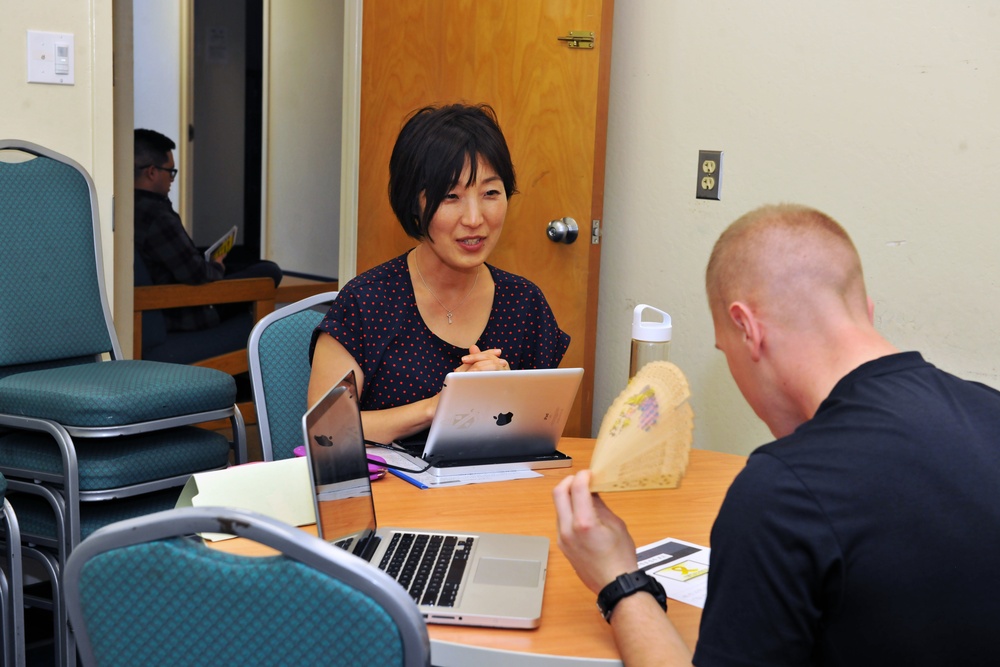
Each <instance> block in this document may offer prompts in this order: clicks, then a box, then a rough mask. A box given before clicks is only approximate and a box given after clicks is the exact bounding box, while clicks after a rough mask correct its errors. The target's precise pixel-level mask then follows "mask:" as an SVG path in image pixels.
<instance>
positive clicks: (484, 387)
mask: <svg viewBox="0 0 1000 667" xmlns="http://www.w3.org/2000/svg"><path fill="white" fill-rule="evenodd" d="M582 378H583V369H582V368H547V369H534V370H518V371H482V372H476V373H449V374H448V375H447V377H445V380H444V386H443V388H442V389H441V394H440V396H439V399H438V407H437V412H436V413H435V415H434V421H433V422H431V427H430V431H429V432H428V433H427V437H426V441H425V442H421V441H420V439H418V440H416V441H414V440H410V441H406V442H403V443H402V444H403V446H404V448H406V449H407V450H408V451H409V452H410V453H411V454H414V455H418V456H420V457H422V458H423V459H424V460H425V461H426V462H428V463H430V464H431V468H430V469H429V470H428V472H430V473H433V474H435V475H438V476H440V475H457V474H462V473H466V472H488V471H489V470H490V469H506V470H509V469H518V468H530V469H539V468H565V467H568V466H570V464H571V463H572V459H571V458H570V457H568V456H566V455H565V454H563V453H562V452H560V451H558V450H557V449H556V446H557V445H558V444H559V438H561V437H562V432H563V428H564V427H565V426H566V420H567V418H568V417H569V413H570V410H571V409H572V407H573V401H574V400H575V399H576V393H577V391H578V389H579V387H580V381H581V380H582Z"/></svg>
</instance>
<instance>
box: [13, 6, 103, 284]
mask: <svg viewBox="0 0 1000 667" xmlns="http://www.w3.org/2000/svg"><path fill="white" fill-rule="evenodd" d="M0 16H2V17H3V18H2V19H0V63H3V66H2V67H0V135H2V136H3V138H5V139H8V138H9V139H24V140H27V141H31V142H34V143H36V144H41V145H42V146H45V147H46V148H50V149H52V150H54V151H57V152H59V153H62V154H64V155H66V156H68V157H70V158H72V159H74V160H76V161H77V162H79V163H80V164H81V165H82V166H83V167H84V168H85V169H86V170H87V171H88V172H90V175H91V177H92V178H93V179H94V183H95V185H96V187H97V197H98V204H99V207H100V216H101V227H102V242H103V246H102V254H103V256H104V263H105V273H106V280H107V285H108V287H109V290H108V291H109V298H110V293H111V290H110V287H111V285H112V271H111V267H112V258H113V257H114V253H113V236H112V232H111V210H112V206H111V200H112V194H113V191H114V190H113V183H114V174H113V160H114V150H113V149H114V144H113V130H114V128H113V114H112V70H111V68H112V59H111V44H112V38H111V30H112V22H111V0H91V1H90V2H74V1H72V0H34V1H33V2H13V1H9V0H3V1H0ZM28 30H44V31H51V32H67V33H73V35H74V53H73V55H74V57H75V59H76V65H75V66H76V69H75V85H72V86H60V85H47V84H37V83H26V81H27V64H26V55H27V44H26V35H27V31H28Z"/></svg>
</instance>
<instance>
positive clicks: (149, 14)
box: [132, 0, 181, 203]
mask: <svg viewBox="0 0 1000 667" xmlns="http://www.w3.org/2000/svg"><path fill="white" fill-rule="evenodd" d="M132 34H133V40H134V41H133V48H132V57H133V62H134V76H133V90H134V95H135V126H136V127H142V128H146V129H148V130H156V131H157V132H160V133H162V134H165V135H167V136H168V137H170V138H171V139H173V141H174V143H175V144H177V145H178V146H180V145H181V141H180V139H181V103H180V86H181V53H180V49H181V12H180V7H179V5H178V2H177V0H134V2H133V3H132ZM174 158H175V160H177V159H178V158H179V156H178V155H177V151H174ZM179 182H180V181H178V183H179ZM174 187H175V188H176V184H175V186H174ZM172 194H173V196H174V197H175V198H176V195H177V193H176V192H175V193H172ZM175 203H176V202H175Z"/></svg>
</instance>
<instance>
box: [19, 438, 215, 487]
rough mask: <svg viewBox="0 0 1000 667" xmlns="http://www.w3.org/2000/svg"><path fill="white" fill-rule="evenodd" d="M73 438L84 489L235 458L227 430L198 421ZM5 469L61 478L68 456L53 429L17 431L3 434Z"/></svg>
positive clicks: (140, 480) (210, 466)
mask: <svg viewBox="0 0 1000 667" xmlns="http://www.w3.org/2000/svg"><path fill="white" fill-rule="evenodd" d="M73 443H74V444H75V445H76V459H77V469H78V470H79V480H80V481H79V489H80V491H99V490H102V489H118V488H122V487H126V486H132V485H133V484H143V483H145V482H152V481H155V480H160V479H167V478H170V477H176V476H178V475H190V474H191V473H195V472H201V471H202V470H214V469H216V468H224V467H225V466H226V465H227V464H228V463H229V446H230V445H229V440H228V439H227V438H226V436H224V435H222V434H221V433H216V432H215V431H209V430H207V429H203V428H197V427H194V426H181V427H178V428H172V429H168V430H165V431H152V432H150V433H143V434H141V435H129V436H122V437H118V438H74V439H73ZM0 470H2V471H3V472H4V473H5V474H7V475H8V476H10V477H12V478H13V477H16V476H19V475H17V474H16V471H18V470H24V471H35V472H36V473H41V474H45V475H51V476H55V477H59V478H61V477H62V475H63V471H62V457H61V456H60V454H59V447H58V445H56V443H55V440H53V439H52V438H51V437H49V436H48V435H47V434H44V433H36V432H29V431H20V432H15V433H11V434H10V435H5V436H3V437H0ZM24 476H27V477H31V475H30V474H26V475H24Z"/></svg>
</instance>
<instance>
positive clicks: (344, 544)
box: [302, 372, 549, 628]
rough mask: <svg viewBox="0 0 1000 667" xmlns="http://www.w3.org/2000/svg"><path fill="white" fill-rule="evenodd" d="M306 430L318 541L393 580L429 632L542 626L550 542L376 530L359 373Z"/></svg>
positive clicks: (313, 415)
mask: <svg viewBox="0 0 1000 667" xmlns="http://www.w3.org/2000/svg"><path fill="white" fill-rule="evenodd" d="M302 428H303V432H304V435H305V440H306V457H307V459H308V462H309V476H310V480H311V482H312V487H313V497H314V498H315V505H316V518H317V521H316V525H317V528H318V530H319V535H320V537H322V538H323V539H325V540H327V541H328V542H332V543H334V544H336V545H337V546H339V547H341V548H343V549H346V550H347V551H350V552H351V553H353V554H355V555H357V556H359V557H361V558H364V559H365V560H367V561H368V562H370V563H372V564H373V565H375V566H377V567H379V568H380V569H382V570H384V571H385V572H387V573H389V574H390V575H391V576H393V578H395V579H396V581H398V582H399V583H400V584H401V585H402V586H403V587H404V588H406V589H407V591H409V593H410V596H411V597H412V598H413V599H414V600H415V601H416V602H417V604H418V606H419V607H420V611H421V612H422V613H423V615H424V618H425V619H427V622H428V623H446V624H453V625H483V626H490V627H502V628H534V627H537V626H538V623H539V620H540V619H541V615H542V593H543V591H544V587H545V573H546V567H547V563H548V555H549V539H548V538H547V537H538V536H527V535H500V534H492V533H476V532H462V533H459V532H449V531H426V530H412V529H399V528H384V527H378V526H377V524H376V520H375V505H374V502H373V499H372V490H371V481H370V480H369V477H368V474H369V473H368V461H367V456H366V453H365V445H364V437H363V435H362V428H361V414H360V412H359V409H358V403H357V390H356V385H355V384H354V373H353V372H350V373H348V375H347V376H345V377H344V379H342V380H341V381H340V383H338V384H337V385H336V386H334V387H333V388H332V389H330V391H329V392H327V394H326V395H325V396H324V397H323V398H322V399H320V401H319V402H317V403H316V404H315V405H314V406H313V407H312V408H310V409H309V411H308V412H306V414H305V416H304V417H303V418H302Z"/></svg>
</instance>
